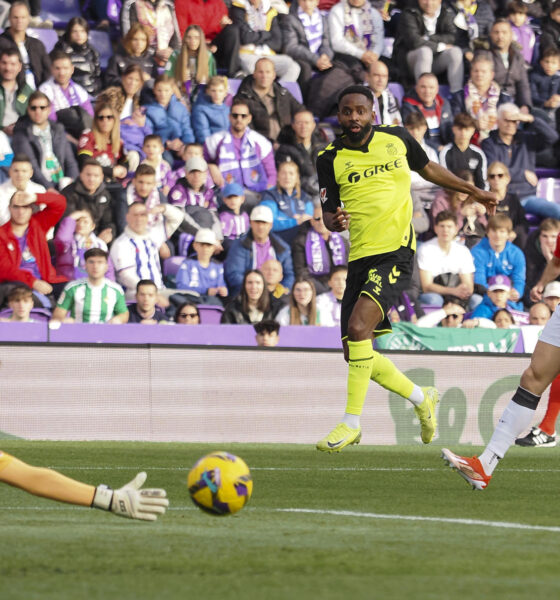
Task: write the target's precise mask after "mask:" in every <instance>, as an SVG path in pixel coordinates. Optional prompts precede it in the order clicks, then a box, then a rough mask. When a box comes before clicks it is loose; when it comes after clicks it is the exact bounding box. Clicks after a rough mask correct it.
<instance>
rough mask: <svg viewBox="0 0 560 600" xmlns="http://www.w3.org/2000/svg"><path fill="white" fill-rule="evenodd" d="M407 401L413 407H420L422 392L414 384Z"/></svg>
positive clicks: (422, 397)
mask: <svg viewBox="0 0 560 600" xmlns="http://www.w3.org/2000/svg"><path fill="white" fill-rule="evenodd" d="M408 400H410V402H412V404H414V406H420V404H422V402H424V392H423V391H422V388H421V387H419V386H417V385H416V384H415V385H414V387H413V388H412V392H411V393H410V396H409V397H408Z"/></svg>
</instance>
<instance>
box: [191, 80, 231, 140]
mask: <svg viewBox="0 0 560 600" xmlns="http://www.w3.org/2000/svg"><path fill="white" fill-rule="evenodd" d="M227 95H228V81H227V77H222V76H221V75H214V77H212V78H211V79H210V81H209V82H208V85H207V86H206V90H205V93H204V94H200V95H199V96H198V99H197V101H196V103H195V105H194V106H193V109H192V127H193V130H194V136H195V138H196V141H197V142H199V143H200V144H204V141H205V140H206V138H208V137H210V136H211V135H212V134H213V133H216V132H217V131H224V130H225V129H228V128H229V110H230V108H229V106H228V105H227V104H225V102H224V101H225V99H226V98H227Z"/></svg>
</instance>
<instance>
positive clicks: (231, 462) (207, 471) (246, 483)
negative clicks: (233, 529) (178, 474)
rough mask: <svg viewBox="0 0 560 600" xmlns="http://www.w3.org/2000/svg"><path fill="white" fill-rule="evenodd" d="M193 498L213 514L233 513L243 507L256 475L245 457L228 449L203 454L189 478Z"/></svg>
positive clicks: (200, 506) (251, 490) (248, 497)
mask: <svg viewBox="0 0 560 600" xmlns="http://www.w3.org/2000/svg"><path fill="white" fill-rule="evenodd" d="M187 485H188V487H189V494H190V495H191V498H192V501H193V502H194V503H195V504H196V505H197V506H198V507H199V508H200V509H202V510H203V511H205V512H208V513H210V514H212V515H220V516H225V515H232V514H234V513H236V512H237V511H239V510H241V509H242V508H243V507H244V506H245V504H247V502H249V499H250V498H251V494H252V492H253V479H252V478H251V472H250V471H249V467H248V466H247V464H246V463H245V461H244V460H243V459H241V458H239V457H238V456H235V455H233V454H229V452H212V453H210V454H207V455H206V456H203V457H202V458H201V459H200V460H198V461H197V462H196V464H195V465H194V467H193V468H192V469H191V470H190V472H189V476H188V478H187Z"/></svg>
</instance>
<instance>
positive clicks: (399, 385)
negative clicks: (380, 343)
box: [371, 351, 414, 398]
mask: <svg viewBox="0 0 560 600" xmlns="http://www.w3.org/2000/svg"><path fill="white" fill-rule="evenodd" d="M371 379H373V381H375V383H378V384H379V385H380V386H382V387H384V388H385V389H386V390H389V391H391V392H395V394H399V396H402V397H403V398H410V395H411V394H412V390H413V389H414V383H412V381H410V379H409V378H408V377H407V376H406V375H405V374H404V373H401V372H400V371H399V370H398V369H397V367H395V365H394V364H393V363H392V362H391V361H390V360H389V359H388V358H387V357H386V356H383V355H382V354H379V352H375V351H374V352H373V361H372V369H371Z"/></svg>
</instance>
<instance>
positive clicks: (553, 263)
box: [530, 256, 560, 302]
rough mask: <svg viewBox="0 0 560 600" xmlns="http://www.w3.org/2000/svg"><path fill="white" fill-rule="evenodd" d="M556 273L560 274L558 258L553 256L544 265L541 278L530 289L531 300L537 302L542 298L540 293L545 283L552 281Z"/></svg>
mask: <svg viewBox="0 0 560 600" xmlns="http://www.w3.org/2000/svg"><path fill="white" fill-rule="evenodd" d="M558 275H560V258H558V257H557V256H553V257H552V258H551V259H550V260H549V261H548V263H547V264H546V267H545V268H544V271H543V274H542V275H541V278H540V279H539V280H538V281H537V283H536V284H535V286H534V287H533V288H532V289H531V292H530V296H531V300H532V301H533V302H539V301H540V300H542V293H543V290H544V288H545V286H546V284H547V283H550V282H551V281H554V280H555V279H556V278H557V277H558Z"/></svg>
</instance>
